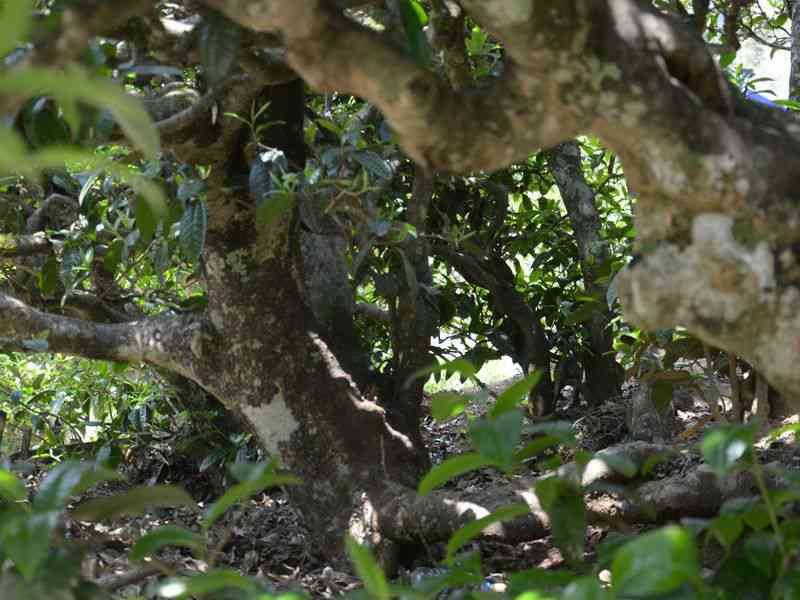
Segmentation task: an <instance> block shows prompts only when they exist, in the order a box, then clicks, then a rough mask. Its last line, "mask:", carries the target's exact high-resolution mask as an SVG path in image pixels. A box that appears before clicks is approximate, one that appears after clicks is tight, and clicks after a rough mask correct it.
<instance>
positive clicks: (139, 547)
mask: <svg viewBox="0 0 800 600" xmlns="http://www.w3.org/2000/svg"><path fill="white" fill-rule="evenodd" d="M166 546H180V547H182V548H189V549H190V550H194V551H195V552H202V551H203V549H204V548H205V546H206V539H205V537H203V536H202V535H200V534H199V533H195V532H194V531H190V530H188V529H185V528H183V527H177V526H175V525H165V526H164V527H159V528H158V529H156V530H154V531H151V532H149V533H146V534H145V535H143V536H142V537H140V538H139V539H138V540H137V541H136V543H135V544H134V545H133V548H131V552H130V559H131V560H143V559H144V558H145V557H147V556H155V555H156V553H158V551H159V550H161V548H164V547H166Z"/></svg>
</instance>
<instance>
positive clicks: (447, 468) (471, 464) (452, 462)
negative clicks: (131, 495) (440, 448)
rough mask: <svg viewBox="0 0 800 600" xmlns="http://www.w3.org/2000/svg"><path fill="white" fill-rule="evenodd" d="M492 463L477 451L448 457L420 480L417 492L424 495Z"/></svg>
mask: <svg viewBox="0 0 800 600" xmlns="http://www.w3.org/2000/svg"><path fill="white" fill-rule="evenodd" d="M491 464H492V462H491V461H490V460H488V459H487V458H486V457H484V456H482V455H480V454H477V453H468V454H461V455H459V456H454V457H453V458H448V459H447V460H445V461H444V462H443V463H441V464H438V465H436V466H435V467H433V468H432V469H431V470H430V471H428V474H427V475H425V477H423V478H422V481H420V483H419V487H418V488H417V493H418V494H419V495H420V496H424V495H425V494H427V493H429V492H430V491H431V490H434V489H436V488H437V487H440V486H442V485H444V484H445V483H447V482H448V481H450V480H451V479H455V478H456V477H458V476H459V475H463V474H464V473H467V472H469V471H474V470H476V469H480V468H483V467H486V466H489V465H491Z"/></svg>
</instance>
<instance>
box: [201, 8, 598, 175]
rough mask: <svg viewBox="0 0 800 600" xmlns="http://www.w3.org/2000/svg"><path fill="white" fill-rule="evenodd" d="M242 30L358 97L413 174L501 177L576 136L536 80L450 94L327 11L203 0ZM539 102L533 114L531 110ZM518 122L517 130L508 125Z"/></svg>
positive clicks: (508, 79) (316, 79)
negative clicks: (279, 36) (283, 47)
mask: <svg viewBox="0 0 800 600" xmlns="http://www.w3.org/2000/svg"><path fill="white" fill-rule="evenodd" d="M206 4H209V5H211V6H213V7H215V8H217V9H219V10H221V11H223V12H225V13H226V14H227V15H228V16H229V17H230V18H232V19H234V20H236V21H238V22H239V23H241V24H242V25H244V26H248V27H252V28H254V29H257V30H276V29H277V30H280V31H281V32H282V33H283V34H284V37H285V39H286V43H287V49H288V61H289V64H290V65H291V66H292V67H293V68H294V69H295V70H296V71H297V72H298V73H299V74H300V75H301V76H302V77H303V78H304V79H305V80H306V81H308V82H309V83H310V84H311V85H313V86H315V87H316V88H317V89H320V90H331V91H333V90H336V91H344V92H352V93H355V94H358V95H360V96H362V97H364V98H366V99H368V100H370V101H371V102H373V103H375V104H376V105H377V106H379V107H380V109H381V110H382V111H383V113H384V115H385V116H386V118H387V120H388V121H389V123H390V124H391V125H392V127H393V128H394V129H395V130H396V131H397V132H398V133H399V135H400V137H401V140H402V144H403V148H404V149H405V150H406V152H407V153H408V154H409V155H410V156H411V157H412V158H413V159H414V160H415V161H416V162H417V163H419V164H420V165H422V166H424V167H435V168H441V169H443V170H449V171H459V172H465V171H470V170H472V169H492V168H499V167H502V166H505V165H508V164H510V163H511V162H514V161H515V160H518V159H522V158H524V157H526V156H527V155H528V154H530V153H531V152H532V151H533V150H535V149H536V148H538V147H540V146H542V145H544V146H549V145H553V144H555V143H557V142H559V141H561V140H562V139H563V137H564V136H565V135H566V136H567V137H571V136H573V135H576V134H577V133H578V132H579V131H580V130H582V129H583V125H584V123H583V122H581V121H580V120H579V119H578V118H577V116H576V115H571V117H572V118H564V116H563V115H562V118H559V119H555V118H552V117H549V116H547V115H545V114H544V112H543V111H544V109H545V108H546V107H545V103H542V102H541V100H542V98H543V97H550V96H552V94H551V93H548V90H546V89H545V87H544V86H543V85H540V84H539V83H538V82H537V79H536V78H533V77H526V78H525V79H524V80H523V79H520V78H518V77H517V74H516V71H515V69H514V68H513V67H512V66H511V65H509V66H508V69H507V71H506V75H505V76H504V78H503V79H501V80H499V81H496V82H494V83H492V84H490V85H489V86H487V87H486V88H485V89H481V90H473V91H470V92H465V93H454V92H453V91H452V89H451V88H450V85H449V83H447V82H444V81H441V80H440V79H438V78H437V77H436V76H435V74H433V73H431V72H430V71H428V70H427V69H425V68H423V67H421V66H420V65H418V64H416V63H414V62H413V61H412V60H411V59H410V58H409V57H408V56H406V55H405V54H403V53H402V52H401V51H400V50H399V49H397V48H396V47H394V45H392V44H390V43H387V42H386V40H384V39H383V38H382V36H381V35H380V34H377V33H375V32H373V31H369V30H366V29H364V28H362V27H360V26H358V25H357V24H355V23H353V22H351V21H350V20H348V19H346V18H345V17H344V16H343V15H342V14H341V13H339V12H338V11H336V9H335V8H333V7H331V5H330V4H328V3H327V2H322V1H320V0H313V1H312V0H308V1H307V2H293V1H285V0H284V1H278V2H270V3H264V2H261V1H260V0H207V1H206ZM534 97H535V98H538V100H537V102H536V103H538V104H539V106H535V105H534V103H532V102H531V99H532V98H534ZM521 117H522V118H525V121H526V122H525V125H524V126H523V127H518V126H516V125H515V122H516V121H518V120H519V119H520V118H521Z"/></svg>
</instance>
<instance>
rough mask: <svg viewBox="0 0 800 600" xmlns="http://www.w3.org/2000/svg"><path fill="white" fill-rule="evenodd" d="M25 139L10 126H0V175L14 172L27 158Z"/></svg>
mask: <svg viewBox="0 0 800 600" xmlns="http://www.w3.org/2000/svg"><path fill="white" fill-rule="evenodd" d="M27 153H28V150H27V147H26V146H25V141H24V140H23V139H22V137H20V136H19V134H17V133H16V132H15V131H13V130H12V129H11V128H10V127H0V175H2V174H6V173H15V172H17V171H18V170H19V166H20V164H22V163H23V161H25V160H27Z"/></svg>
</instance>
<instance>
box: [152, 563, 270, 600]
mask: <svg viewBox="0 0 800 600" xmlns="http://www.w3.org/2000/svg"><path fill="white" fill-rule="evenodd" d="M158 590H159V594H160V597H162V598H189V597H192V596H205V595H207V594H213V593H215V592H221V591H223V590H240V591H242V592H245V593H247V594H255V593H256V592H257V591H258V586H257V585H256V584H255V582H253V581H251V580H250V579H249V578H247V577H245V576H244V575H242V574H241V573H237V572H236V571H234V570H232V569H214V570H213V571H210V572H208V573H199V574H197V575H194V576H192V577H185V578H181V579H167V580H166V581H164V582H162V583H160V584H159V585H158ZM245 597H246V598H254V596H252V595H248V596H245Z"/></svg>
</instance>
